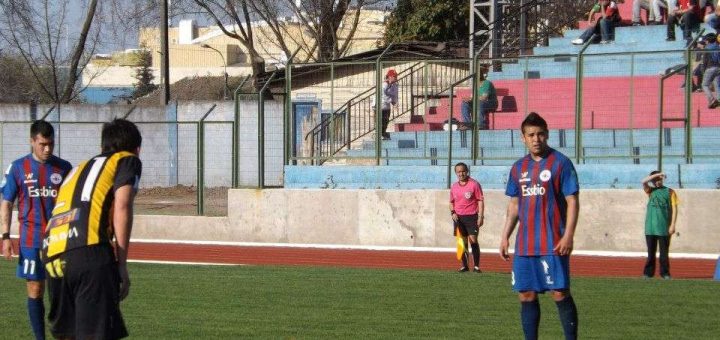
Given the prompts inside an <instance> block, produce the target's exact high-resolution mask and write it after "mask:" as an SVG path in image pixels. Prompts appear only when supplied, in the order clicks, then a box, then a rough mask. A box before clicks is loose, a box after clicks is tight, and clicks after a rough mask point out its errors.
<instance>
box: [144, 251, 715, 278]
mask: <svg viewBox="0 0 720 340" xmlns="http://www.w3.org/2000/svg"><path fill="white" fill-rule="evenodd" d="M130 259H131V260H151V261H175V262H202V263H218V264H245V265H286V266H334V267H357V268H402V269H436V270H448V271H453V270H455V269H457V267H458V261H457V260H455V254H454V253H453V252H428V251H397V250H356V249H322V248H299V247H268V246H223V245H190V244H168V243H161V244H155V243H139V242H138V243H133V244H132V246H131V247H130ZM480 263H481V269H482V270H483V271H485V272H499V273H509V272H510V262H505V261H503V260H502V259H501V258H500V257H499V256H498V255H497V253H485V254H482V255H481V258H480ZM644 264H645V259H644V258H640V257H609V256H584V255H583V256H581V255H573V256H572V258H571V266H570V268H571V273H572V274H573V275H577V276H597V277H639V276H641V275H642V269H643V266H644ZM715 264H716V261H715V260H706V259H686V258H682V259H673V258H672V256H671V257H670V265H671V273H672V275H673V277H674V278H683V279H690V278H693V279H711V278H712V277H713V274H714V273H715Z"/></svg>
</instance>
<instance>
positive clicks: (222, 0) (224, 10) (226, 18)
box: [193, 0, 265, 76]
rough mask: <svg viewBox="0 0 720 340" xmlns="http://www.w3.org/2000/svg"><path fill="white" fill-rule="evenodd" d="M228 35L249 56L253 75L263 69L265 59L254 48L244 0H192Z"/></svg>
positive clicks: (249, 17)
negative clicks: (243, 48) (241, 46)
mask: <svg viewBox="0 0 720 340" xmlns="http://www.w3.org/2000/svg"><path fill="white" fill-rule="evenodd" d="M193 1H194V3H195V4H196V5H197V6H199V7H200V9H201V10H202V12H203V13H205V14H206V15H208V16H209V17H210V19H211V20H212V21H213V22H214V23H215V24H216V25H217V26H218V28H219V29H220V30H221V31H222V32H223V33H224V34H225V35H227V36H228V37H231V38H233V39H235V40H237V41H238V42H239V43H240V44H241V45H243V46H244V47H245V49H247V51H248V55H249V56H250V64H251V66H252V72H253V76H257V75H258V74H260V73H262V72H264V71H265V60H264V59H263V58H262V57H261V56H260V54H259V53H258V51H257V49H256V48H255V39H254V38H253V27H252V24H251V23H252V20H251V12H250V10H249V7H248V2H249V1H246V0H235V1H233V0H193Z"/></svg>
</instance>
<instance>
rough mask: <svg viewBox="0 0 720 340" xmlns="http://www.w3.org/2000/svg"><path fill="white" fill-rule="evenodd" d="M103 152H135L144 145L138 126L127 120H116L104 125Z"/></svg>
mask: <svg viewBox="0 0 720 340" xmlns="http://www.w3.org/2000/svg"><path fill="white" fill-rule="evenodd" d="M101 144H102V152H103V153H108V152H118V151H129V152H135V151H136V150H137V148H139V147H140V145H141V144H142V136H140V130H138V128H137V126H136V125H135V124H134V123H133V122H131V121H129V120H126V119H121V118H116V119H114V120H113V121H111V122H109V123H105V124H103V128H102V137H101Z"/></svg>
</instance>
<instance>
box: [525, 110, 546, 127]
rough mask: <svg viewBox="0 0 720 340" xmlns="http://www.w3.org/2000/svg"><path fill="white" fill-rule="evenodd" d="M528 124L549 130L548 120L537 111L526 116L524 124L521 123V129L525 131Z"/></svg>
mask: <svg viewBox="0 0 720 340" xmlns="http://www.w3.org/2000/svg"><path fill="white" fill-rule="evenodd" d="M526 126H537V127H540V128H542V129H543V130H545V132H547V131H548V126H547V122H546V121H545V119H544V118H543V117H541V116H540V115H539V114H537V112H530V114H529V115H527V117H525V119H524V120H523V121H522V124H520V131H522V132H525V127H526Z"/></svg>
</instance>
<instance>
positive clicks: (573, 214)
mask: <svg viewBox="0 0 720 340" xmlns="http://www.w3.org/2000/svg"><path fill="white" fill-rule="evenodd" d="M565 201H566V202H567V215H566V216H567V219H566V221H565V233H564V234H563V235H562V238H560V242H558V245H557V246H555V248H554V249H553V251H555V252H557V254H558V255H561V256H564V255H570V253H572V250H573V239H574V238H575V226H576V225H577V220H578V213H579V212H580V199H579V198H578V194H577V193H576V194H573V195H568V196H565Z"/></svg>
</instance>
